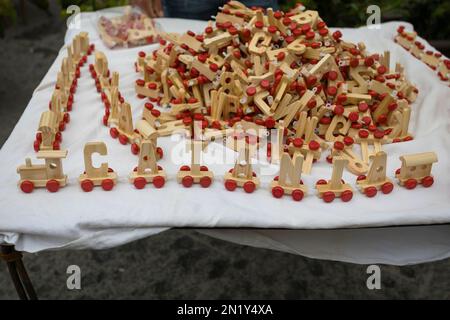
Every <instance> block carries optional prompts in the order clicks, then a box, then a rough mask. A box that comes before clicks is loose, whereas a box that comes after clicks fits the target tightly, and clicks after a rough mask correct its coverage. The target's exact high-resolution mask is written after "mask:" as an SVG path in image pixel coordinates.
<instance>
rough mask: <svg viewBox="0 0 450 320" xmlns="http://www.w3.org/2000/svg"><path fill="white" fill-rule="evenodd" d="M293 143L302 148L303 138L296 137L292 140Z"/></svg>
mask: <svg viewBox="0 0 450 320" xmlns="http://www.w3.org/2000/svg"><path fill="white" fill-rule="evenodd" d="M292 144H293V145H294V147H296V148H301V147H302V146H303V139H302V138H294V140H293V141H292Z"/></svg>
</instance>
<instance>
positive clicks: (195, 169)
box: [177, 138, 214, 188]
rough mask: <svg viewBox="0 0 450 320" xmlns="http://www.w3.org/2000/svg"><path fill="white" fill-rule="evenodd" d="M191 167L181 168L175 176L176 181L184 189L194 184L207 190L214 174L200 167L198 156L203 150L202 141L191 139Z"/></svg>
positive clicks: (206, 168) (204, 167)
mask: <svg viewBox="0 0 450 320" xmlns="http://www.w3.org/2000/svg"><path fill="white" fill-rule="evenodd" d="M190 148H191V166H182V167H181V168H180V171H179V172H178V174H177V181H178V183H181V184H182V185H183V186H184V187H185V188H190V187H192V185H193V184H194V183H199V184H200V185H201V186H202V187H203V188H208V187H209V186H210V185H211V183H212V181H213V179H214V173H213V172H212V171H210V170H209V169H208V167H206V166H201V165H200V155H201V152H202V149H203V141H201V140H195V139H193V138H192V139H191V142H190Z"/></svg>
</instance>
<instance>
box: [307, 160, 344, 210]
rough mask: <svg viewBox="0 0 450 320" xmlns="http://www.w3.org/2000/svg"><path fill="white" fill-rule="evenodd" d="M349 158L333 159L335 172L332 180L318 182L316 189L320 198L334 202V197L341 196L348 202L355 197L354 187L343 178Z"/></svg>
mask: <svg viewBox="0 0 450 320" xmlns="http://www.w3.org/2000/svg"><path fill="white" fill-rule="evenodd" d="M347 162H348V160H347V159H343V158H342V157H335V158H334V159H333V173H332V176H331V180H330V181H326V180H319V181H317V183H316V189H317V192H318V196H319V198H322V199H323V201H325V202H332V201H333V200H334V198H336V197H338V198H339V197H340V198H341V200H342V201H344V202H348V201H350V200H351V199H352V198H353V189H352V187H351V186H350V185H349V184H347V183H345V182H344V181H343V180H342V173H343V172H344V167H345V166H346V165H347Z"/></svg>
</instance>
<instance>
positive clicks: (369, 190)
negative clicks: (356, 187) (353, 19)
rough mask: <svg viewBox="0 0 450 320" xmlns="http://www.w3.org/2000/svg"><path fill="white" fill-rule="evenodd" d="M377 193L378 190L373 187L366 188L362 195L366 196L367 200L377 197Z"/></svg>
mask: <svg viewBox="0 0 450 320" xmlns="http://www.w3.org/2000/svg"><path fill="white" fill-rule="evenodd" d="M377 192H378V190H377V188H375V187H367V188H365V189H364V193H365V194H366V196H367V197H368V198H373V197H375V196H376V195H377Z"/></svg>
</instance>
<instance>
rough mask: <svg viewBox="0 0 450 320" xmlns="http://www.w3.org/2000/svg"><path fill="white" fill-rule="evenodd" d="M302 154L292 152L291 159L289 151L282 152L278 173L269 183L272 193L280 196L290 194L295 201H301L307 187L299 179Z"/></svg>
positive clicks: (276, 196)
mask: <svg viewBox="0 0 450 320" xmlns="http://www.w3.org/2000/svg"><path fill="white" fill-rule="evenodd" d="M302 166H303V156H302V155H300V154H297V153H296V154H294V156H293V159H292V160H291V157H290V156H289V153H287V152H284V153H283V155H282V156H281V161H280V175H279V176H278V177H275V179H274V180H273V181H272V183H271V184H270V187H271V190H272V195H273V196H274V197H275V198H281V197H282V196H283V195H284V194H287V195H291V196H292V199H294V200H295V201H301V200H302V199H303V197H304V196H305V195H306V194H307V192H308V188H307V187H306V186H305V185H303V181H302V180H301V175H302Z"/></svg>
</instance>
